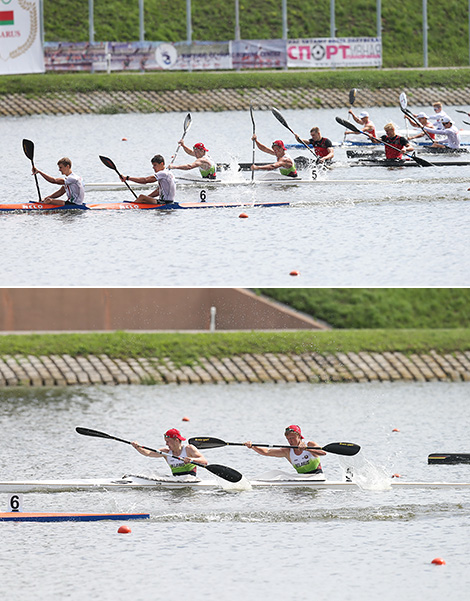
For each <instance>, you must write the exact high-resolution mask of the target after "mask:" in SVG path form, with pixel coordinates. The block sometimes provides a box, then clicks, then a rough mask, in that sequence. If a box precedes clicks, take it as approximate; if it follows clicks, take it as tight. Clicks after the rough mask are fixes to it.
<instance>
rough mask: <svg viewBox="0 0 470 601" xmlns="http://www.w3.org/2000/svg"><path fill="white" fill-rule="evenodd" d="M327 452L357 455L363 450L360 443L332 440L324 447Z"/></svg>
mask: <svg viewBox="0 0 470 601" xmlns="http://www.w3.org/2000/svg"><path fill="white" fill-rule="evenodd" d="M322 449H323V450H324V451H326V452H327V453H334V454H335V455H349V456H351V455H357V453H359V451H360V450H361V447H360V446H359V445H358V444H354V443H353V442H331V443H330V444H327V445H326V446H324V447H322Z"/></svg>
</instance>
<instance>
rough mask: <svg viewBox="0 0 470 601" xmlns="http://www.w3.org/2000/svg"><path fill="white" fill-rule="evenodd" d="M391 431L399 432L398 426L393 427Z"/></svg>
mask: <svg viewBox="0 0 470 601" xmlns="http://www.w3.org/2000/svg"><path fill="white" fill-rule="evenodd" d="M392 432H400V430H399V429H398V428H393V430H392Z"/></svg>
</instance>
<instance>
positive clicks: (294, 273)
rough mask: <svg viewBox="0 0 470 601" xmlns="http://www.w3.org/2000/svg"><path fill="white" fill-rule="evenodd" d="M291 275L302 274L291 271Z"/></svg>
mask: <svg viewBox="0 0 470 601" xmlns="http://www.w3.org/2000/svg"><path fill="white" fill-rule="evenodd" d="M289 275H300V273H299V272H298V271H296V270H295V269H294V271H291V272H290V273H289Z"/></svg>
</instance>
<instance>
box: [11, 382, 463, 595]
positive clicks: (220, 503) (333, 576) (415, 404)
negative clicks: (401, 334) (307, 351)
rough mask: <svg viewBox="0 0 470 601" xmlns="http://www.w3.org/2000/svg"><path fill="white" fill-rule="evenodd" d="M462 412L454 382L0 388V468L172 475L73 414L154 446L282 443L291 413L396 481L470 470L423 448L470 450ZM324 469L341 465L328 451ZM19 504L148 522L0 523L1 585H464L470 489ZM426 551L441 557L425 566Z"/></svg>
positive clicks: (247, 589)
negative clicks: (122, 514)
mask: <svg viewBox="0 0 470 601" xmlns="http://www.w3.org/2000/svg"><path fill="white" fill-rule="evenodd" d="M286 399H288V401H289V402H288V403H287V402H286ZM184 415H187V416H189V417H190V422H189V423H185V424H182V423H181V418H182V416H184ZM469 417H470V410H469V406H468V384H465V383H462V384H444V383H432V384H406V383H395V384H391V385H389V384H367V385H363V384H347V385H341V384H331V385H314V384H305V385H304V384H295V385H249V386H244V385H239V386H237V385H234V386H203V387H202V386H201V387H198V386H187V387H184V386H180V387H178V386H164V387H163V386H162V387H155V386H152V387H124V386H123V387H116V388H104V387H102V388H99V387H96V388H83V389H81V388H75V389H67V390H49V391H47V390H16V391H15V390H8V391H5V390H1V391H0V427H1V431H2V433H3V440H4V445H3V455H2V458H3V462H2V480H9V479H21V478H25V479H32V478H72V477H73V478H80V477H100V476H102V477H117V476H121V475H122V474H124V473H147V474H151V473H153V474H161V475H163V474H166V473H167V469H166V468H165V464H164V463H163V461H160V460H157V459H154V460H151V459H146V458H144V457H142V456H140V455H139V454H138V453H136V452H135V451H134V450H133V449H132V448H131V447H129V446H128V445H124V444H121V443H118V442H114V441H106V440H102V439H93V438H87V437H82V436H79V435H77V434H76V433H75V427H76V426H77V425H80V426H86V427H91V428H96V429H100V430H103V431H105V432H108V433H110V434H113V435H116V436H119V437H122V438H124V439H126V440H132V439H137V440H139V441H140V442H141V443H142V444H146V445H149V446H159V445H160V444H162V442H163V439H162V433H163V432H164V431H165V430H166V429H167V428H168V427H171V426H176V427H181V429H182V431H183V433H184V434H186V436H197V435H212V436H217V437H220V438H223V439H224V440H230V441H244V440H245V439H248V438H251V439H253V440H254V439H257V440H259V441H260V442H266V443H269V442H271V443H277V444H282V443H283V436H282V432H283V430H284V427H285V425H287V424H289V423H300V424H301V425H302V427H303V430H304V433H305V434H306V435H307V436H309V437H313V438H314V439H315V440H317V441H318V442H320V443H321V444H326V443H327V442H333V441H336V440H351V441H353V442H356V443H358V444H360V445H361V446H362V451H361V454H362V455H363V457H364V458H366V459H368V460H369V461H371V462H373V463H374V465H377V466H380V467H382V468H383V469H385V471H386V472H387V473H389V474H392V473H400V474H401V476H402V478H403V479H406V480H427V481H433V480H434V481H436V480H441V481H442V480H445V481H469V479H470V473H469V466H465V465H461V466H428V465H427V463H426V458H427V455H428V454H429V453H430V452H436V451H459V450H460V451H468V432H467V424H468V421H469ZM394 428H398V429H399V430H400V431H399V432H392V430H393V429H394ZM206 455H207V456H208V458H209V460H210V461H211V462H213V463H221V464H225V465H230V466H232V467H234V468H235V469H238V470H239V471H241V472H242V473H244V474H245V475H246V476H247V477H248V478H253V477H256V476H258V475H260V474H262V473H263V472H265V471H266V470H269V469H287V470H288V469H289V466H288V464H287V462H285V461H283V460H280V459H279V460H278V459H268V458H263V457H260V456H259V455H257V454H255V453H254V452H252V451H249V450H248V449H245V448H237V447H225V448H219V449H213V450H210V451H206ZM323 466H324V470H325V472H326V473H327V477H328V478H330V479H337V478H341V476H342V471H341V468H340V466H339V462H338V459H337V457H335V456H333V455H329V456H327V457H326V458H325V460H324V461H323ZM203 471H204V470H203ZM201 477H208V473H207V472H206V474H201ZM0 497H1V499H3V501H2V502H3V503H4V509H6V502H7V495H6V494H3V495H0ZM23 509H24V510H25V511H27V510H29V511H48V510H49V511H136V512H138V511H144V512H149V513H150V514H151V519H150V520H149V521H142V522H135V523H131V524H130V525H131V528H132V534H130V535H119V534H117V529H118V526H119V522H102V523H99V522H98V523H89V524H87V523H83V524H78V523H77V524H73V523H62V524H26V523H25V524H8V523H5V524H1V531H2V547H1V549H2V553H1V556H2V560H3V561H2V563H1V571H0V574H1V579H2V597H4V598H9V599H13V598H21V599H23V600H29V599H39V598H40V599H45V598H48V599H64V598H65V599H66V598H69V599H90V598H100V599H106V600H108V599H109V600H114V599H123V600H124V599H129V598H132V599H135V600H139V601H140V600H147V599H153V600H157V601H160V600H163V599H167V598H168V597H169V596H172V597H188V598H191V599H195V600H197V601H198V600H202V599H208V598H210V599H215V598H217V599H220V600H221V601H235V600H238V599H239V598H240V597H245V598H247V599H274V600H276V601H277V600H284V599H286V598H290V597H292V596H293V595H294V594H295V596H300V597H302V598H311V597H313V596H315V598H317V599H331V600H332V601H344V600H356V599H361V600H363V601H375V600H376V599H378V598H381V599H382V600H384V601H392V600H393V601H394V600H395V599H396V598H397V596H399V597H401V598H404V599H427V600H430V601H434V600H436V601H438V600H439V601H440V600H441V599H442V597H443V596H444V595H446V594H448V593H449V591H452V594H453V596H454V597H455V598H457V599H464V598H466V595H467V593H468V587H469V585H470V572H469V570H468V556H469V553H470V542H469V540H470V539H469V537H468V526H469V520H470V491H457V490H446V491H431V490H419V489H416V490H408V491H404V490H401V491H400V490H396V489H394V490H391V491H383V490H382V491H378V490H375V491H371V490H357V491H355V492H353V491H309V490H300V489H299V490H255V491H245V492H235V491H232V492H228V491H225V490H223V489H222V488H220V489H219V490H206V491H183V490H177V491H170V490H166V491H152V492H149V491H130V490H126V491H121V492H119V491H112V492H80V493H77V492H68V493H59V494H58V493H55V494H54V493H49V494H40V493H34V494H25V495H24V499H23ZM434 557H443V558H444V559H445V560H446V562H447V565H445V566H434V565H432V564H431V560H432V559H433V558H434ZM465 591H467V593H465Z"/></svg>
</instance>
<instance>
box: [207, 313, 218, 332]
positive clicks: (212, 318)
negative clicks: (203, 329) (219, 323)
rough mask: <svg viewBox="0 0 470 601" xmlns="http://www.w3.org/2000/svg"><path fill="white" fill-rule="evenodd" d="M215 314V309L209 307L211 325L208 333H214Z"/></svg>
mask: <svg viewBox="0 0 470 601" xmlns="http://www.w3.org/2000/svg"><path fill="white" fill-rule="evenodd" d="M216 313H217V309H216V308H215V307H211V325H210V328H209V329H210V331H211V332H215V316H216Z"/></svg>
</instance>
